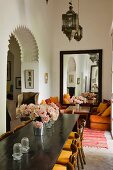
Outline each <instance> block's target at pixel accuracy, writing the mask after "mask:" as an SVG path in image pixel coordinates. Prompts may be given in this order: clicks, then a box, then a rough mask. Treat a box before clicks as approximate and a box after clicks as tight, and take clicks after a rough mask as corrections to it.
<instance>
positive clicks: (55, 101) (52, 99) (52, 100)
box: [50, 96, 58, 103]
mask: <svg viewBox="0 0 113 170" xmlns="http://www.w3.org/2000/svg"><path fill="white" fill-rule="evenodd" d="M50 100H51V102H53V103H58V97H57V96H56V97H50Z"/></svg>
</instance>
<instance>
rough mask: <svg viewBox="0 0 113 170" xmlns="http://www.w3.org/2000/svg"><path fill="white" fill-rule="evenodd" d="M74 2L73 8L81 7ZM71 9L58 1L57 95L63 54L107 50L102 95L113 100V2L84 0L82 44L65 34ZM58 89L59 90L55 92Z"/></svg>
mask: <svg viewBox="0 0 113 170" xmlns="http://www.w3.org/2000/svg"><path fill="white" fill-rule="evenodd" d="M76 3H77V2H76V1H73V6H74V9H73V10H75V9H76V8H75V6H77V4H76ZM67 10H68V2H67V1H66V0H62V1H60V0H57V3H56V13H55V14H56V17H55V23H54V24H55V25H54V48H53V49H54V57H53V64H52V66H53V67H52V69H53V71H52V73H53V75H54V74H56V77H54V76H53V81H52V82H53V84H52V87H53V90H52V92H53V95H56V94H59V90H60V88H59V84H60V83H59V77H60V68H59V63H60V60H59V58H60V57H59V56H60V55H59V51H61V50H62V51H63V50H85V49H103V62H102V65H103V69H102V79H103V80H102V86H103V88H102V94H103V98H106V99H107V98H108V99H109V98H110V97H111V48H112V45H111V35H110V29H111V21H112V0H109V1H106V0H95V1H93V0H84V1H82V0H80V24H81V26H82V27H83V38H82V40H81V41H80V42H77V41H75V40H74V39H72V40H71V41H70V42H69V40H68V39H67V37H66V36H65V34H63V32H62V31H61V30H62V28H61V26H62V14H63V13H66V12H67ZM55 89H56V90H55Z"/></svg>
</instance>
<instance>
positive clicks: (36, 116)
mask: <svg viewBox="0 0 113 170" xmlns="http://www.w3.org/2000/svg"><path fill="white" fill-rule="evenodd" d="M17 113H18V114H20V116H21V117H26V116H29V117H30V118H31V119H32V120H33V125H34V126H35V127H36V128H41V127H42V126H43V124H44V123H48V122H49V121H50V120H53V121H56V120H57V118H58V116H59V108H58V106H56V104H54V103H50V104H49V105H47V104H40V105H35V104H32V103H31V104H29V105H27V104H22V105H21V106H20V107H19V108H18V110H17Z"/></svg>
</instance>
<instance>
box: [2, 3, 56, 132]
mask: <svg viewBox="0 0 113 170" xmlns="http://www.w3.org/2000/svg"><path fill="white" fill-rule="evenodd" d="M52 5H53V3H52V2H51V4H48V5H47V4H46V1H40V0H37V1H35V0H32V1H31V0H24V1H23V0H19V1H18V0H11V1H9V0H4V1H3V0H0V20H1V21H2V24H1V25H0V42H1V43H0V77H1V79H0V134H1V133H3V132H5V128H6V69H7V68H6V63H7V51H8V44H9V42H8V40H9V35H11V32H13V31H14V29H15V28H17V26H19V25H25V26H27V27H28V28H29V29H30V30H31V31H32V32H33V34H34V35H35V38H36V41H37V44H38V48H39V65H40V66H39V85H38V82H37V83H36V86H37V87H38V86H39V92H40V96H39V99H40V100H41V99H42V98H47V97H49V96H50V92H51V78H50V77H51V58H52V50H51V48H52V31H53V29H52V24H53V23H52V22H51V19H52V17H53V16H52V15H51V11H52V10H53V6H52ZM8 11H10V12H8ZM29 67H31V66H29ZM35 67H36V64H35ZM35 67H34V69H35ZM45 72H47V73H48V74H49V82H48V84H45V82H44V74H45ZM35 76H37V73H36V74H35ZM37 87H36V88H37Z"/></svg>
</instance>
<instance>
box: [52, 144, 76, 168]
mask: <svg viewBox="0 0 113 170" xmlns="http://www.w3.org/2000/svg"><path fill="white" fill-rule="evenodd" d="M71 150H72V152H70V151H66V152H65V151H64V150H62V152H61V154H60V156H59V158H58V160H57V162H56V164H55V166H54V167H53V170H75V168H76V164H77V153H78V151H77V147H76V146H75V145H74V144H71Z"/></svg>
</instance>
